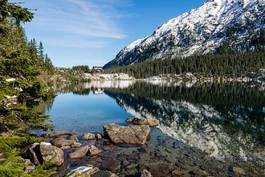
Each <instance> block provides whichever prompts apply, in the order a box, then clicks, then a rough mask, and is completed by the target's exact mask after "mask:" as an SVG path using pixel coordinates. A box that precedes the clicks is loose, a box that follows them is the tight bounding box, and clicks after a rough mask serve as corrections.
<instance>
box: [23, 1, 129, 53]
mask: <svg viewBox="0 0 265 177" xmlns="http://www.w3.org/2000/svg"><path fill="white" fill-rule="evenodd" d="M125 1H126V0H125ZM125 1H124V2H125ZM119 2H120V0H56V1H55V0H38V1H36V0H29V1H27V4H26V5H27V6H29V7H30V8H33V9H37V11H36V12H35V18H34V20H33V22H32V23H30V24H28V27H27V29H29V31H31V33H35V34H36V31H37V33H38V34H39V35H40V36H41V38H44V40H45V41H46V43H47V44H48V45H49V44H52V45H58V46H62V47H63V46H65V47H67V46H68V47H73V48H75V47H76V48H100V47H101V48H103V47H104V45H105V44H106V43H105V42H104V40H118V39H123V38H125V37H126V35H125V34H124V33H123V32H122V30H121V29H120V28H119V26H118V24H117V23H116V22H117V21H118V18H120V17H121V16H122V14H121V13H120V12H118V10H117V9H116V8H115V6H116V5H117V4H119ZM38 38H39V36H38ZM42 40H43V39H42ZM86 41H87V43H86ZM74 43H78V44H79V45H78V46H76V45H74Z"/></svg>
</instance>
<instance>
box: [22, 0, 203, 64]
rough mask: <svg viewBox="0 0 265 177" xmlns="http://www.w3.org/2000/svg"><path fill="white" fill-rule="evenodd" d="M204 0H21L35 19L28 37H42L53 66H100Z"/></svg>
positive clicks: (29, 25)
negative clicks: (33, 11) (33, 13)
mask: <svg viewBox="0 0 265 177" xmlns="http://www.w3.org/2000/svg"><path fill="white" fill-rule="evenodd" d="M203 2H204V0H26V2H25V6H27V7H29V8H31V9H37V11H35V18H34V20H33V21H32V22H31V23H27V24H25V28H26V33H27V36H28V38H29V39H30V38H36V39H37V40H41V41H42V42H43V44H44V46H45V50H46V52H47V53H48V54H49V56H50V57H51V58H52V61H53V63H54V64H55V65H56V66H64V67H70V66H73V65H80V64H86V65H89V66H94V65H104V64H105V63H107V62H108V61H110V60H112V59H113V58H114V57H115V55H116V54H117V53H118V52H119V51H120V50H121V49H122V48H123V47H125V46H126V45H128V44H129V43H131V42H133V41H134V40H136V39H138V38H142V37H145V36H147V35H150V34H151V33H152V32H153V31H154V30H155V29H156V28H157V27H158V26H160V25H161V24H163V23H165V22H166V21H167V20H169V19H171V18H173V17H175V16H178V15H180V14H182V13H183V12H186V11H189V10H191V9H193V8H196V7H198V6H200V5H201V4H202V3H203Z"/></svg>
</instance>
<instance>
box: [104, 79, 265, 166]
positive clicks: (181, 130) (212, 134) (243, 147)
mask: <svg viewBox="0 0 265 177" xmlns="http://www.w3.org/2000/svg"><path fill="white" fill-rule="evenodd" d="M105 93H106V94H107V95H109V96H110V97H112V98H114V99H115V100H116V101H117V103H118V104H119V105H120V106H121V107H123V108H124V109H125V110H126V111H127V112H129V113H130V114H132V115H134V116H136V117H145V118H157V119H159V120H160V122H161V125H160V127H159V128H160V129H161V130H162V132H163V133H165V134H167V135H169V136H171V137H174V138H175V139H177V140H180V141H182V142H184V143H186V144H188V145H190V146H192V147H196V148H198V149H200V150H202V151H204V152H206V153H208V154H209V155H210V156H212V157H215V158H217V159H219V160H226V159H230V160H235V161H236V160H244V161H249V162H250V161H251V162H252V163H254V164H258V165H259V166H261V167H262V166H263V167H264V165H265V149H264V145H265V131H264V128H265V120H264V119H265V93H264V92H262V91H258V90H256V89H252V88H248V87H246V86H242V85H222V84H220V85H214V84H212V85H203V86H202V85H201V86H194V87H192V88H186V87H168V86H166V87H163V86H154V85H150V84H146V83H136V84H134V85H133V86H131V87H128V88H126V89H122V90H121V89H120V90H119V89H106V90H105Z"/></svg>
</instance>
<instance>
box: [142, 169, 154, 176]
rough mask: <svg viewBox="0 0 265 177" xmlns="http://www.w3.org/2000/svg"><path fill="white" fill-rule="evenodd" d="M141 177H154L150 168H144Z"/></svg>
mask: <svg viewBox="0 0 265 177" xmlns="http://www.w3.org/2000/svg"><path fill="white" fill-rule="evenodd" d="M141 177H153V176H152V174H151V173H150V172H149V171H148V170H146V169H144V170H143V171H142V174H141Z"/></svg>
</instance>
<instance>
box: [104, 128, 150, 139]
mask: <svg viewBox="0 0 265 177" xmlns="http://www.w3.org/2000/svg"><path fill="white" fill-rule="evenodd" d="M104 133H105V135H106V137H108V138H109V139H110V140H111V141H112V142H113V143H115V144H145V143H146V141H147V138H148V136H149V134H150V128H149V126H147V125H133V126H127V127H125V126H119V125H105V126H104Z"/></svg>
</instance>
